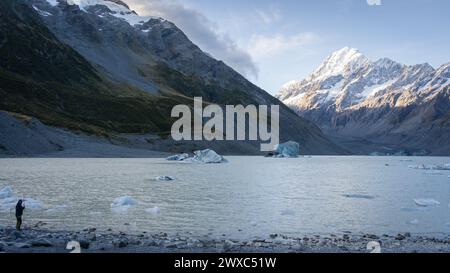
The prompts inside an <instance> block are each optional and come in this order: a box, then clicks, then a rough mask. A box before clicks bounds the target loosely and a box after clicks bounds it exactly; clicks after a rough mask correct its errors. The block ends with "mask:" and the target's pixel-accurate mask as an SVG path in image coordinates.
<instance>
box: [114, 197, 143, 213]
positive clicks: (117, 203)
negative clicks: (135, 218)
mask: <svg viewBox="0 0 450 273" xmlns="http://www.w3.org/2000/svg"><path fill="white" fill-rule="evenodd" d="M137 204H138V202H137V201H136V200H134V199H133V198H131V197H129V196H122V197H118V198H116V199H114V201H113V202H112V203H111V208H112V209H113V210H114V211H117V212H122V211H127V210H128V209H129V208H131V207H133V206H136V205H137Z"/></svg>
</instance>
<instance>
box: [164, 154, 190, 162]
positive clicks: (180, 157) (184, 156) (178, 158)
mask: <svg viewBox="0 0 450 273" xmlns="http://www.w3.org/2000/svg"><path fill="white" fill-rule="evenodd" d="M188 158H189V154H179V155H173V156H169V157H168V158H166V159H167V160H169V161H183V160H185V159H188Z"/></svg>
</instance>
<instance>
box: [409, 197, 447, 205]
mask: <svg viewBox="0 0 450 273" xmlns="http://www.w3.org/2000/svg"><path fill="white" fill-rule="evenodd" d="M414 203H416V205H418V206H420V207H430V206H439V205H440V204H441V203H440V202H439V201H436V200H434V199H431V198H421V199H414Z"/></svg>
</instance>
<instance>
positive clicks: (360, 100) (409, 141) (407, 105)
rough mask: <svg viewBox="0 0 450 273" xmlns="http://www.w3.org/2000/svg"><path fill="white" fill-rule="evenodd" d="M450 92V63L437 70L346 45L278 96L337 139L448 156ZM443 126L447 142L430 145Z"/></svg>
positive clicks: (288, 85)
mask: <svg viewBox="0 0 450 273" xmlns="http://www.w3.org/2000/svg"><path fill="white" fill-rule="evenodd" d="M449 90H450V63H447V64H444V65H442V66H441V67H439V68H438V69H434V68H433V67H432V66H431V65H429V64H419V65H413V66H408V65H403V64H400V63H397V62H395V61H393V60H390V59H387V58H383V59H379V60H377V61H372V60H370V59H368V58H367V57H366V56H364V55H363V54H362V53H361V52H359V51H358V50H357V49H353V48H348V47H346V48H343V49H341V50H339V51H336V52H334V53H333V54H331V55H330V56H329V57H328V58H327V59H326V60H325V61H324V62H323V63H322V64H321V65H320V67H319V68H318V69H317V70H315V71H314V72H313V73H312V74H311V75H310V76H308V77H307V78H306V79H304V80H301V81H292V82H289V83H287V84H285V85H284V86H283V87H282V88H281V90H280V91H279V93H278V95H277V97H278V98H279V99H280V100H282V101H283V102H284V103H285V104H287V105H288V106H289V107H291V108H292V109H294V110H295V111H297V112H298V113H299V114H300V115H301V116H303V117H306V118H307V119H310V120H312V121H314V122H316V123H317V124H318V125H319V126H320V127H321V128H323V129H324V130H325V131H326V132H327V134H329V135H331V136H333V137H338V138H339V139H342V138H343V139H344V140H345V141H347V140H348V139H352V140H355V139H358V140H364V141H373V142H376V143H379V144H380V145H381V146H383V147H384V146H385V145H387V146H388V147H389V146H391V147H392V148H393V149H406V150H427V151H428V152H432V153H440V152H442V153H443V154H444V153H450V150H448V147H450V138H447V139H445V137H446V136H447V135H446V134H444V133H443V132H444V131H445V132H447V130H448V129H449V128H448V127H446V126H447V125H448V120H449V113H450V100H449V95H450V94H449V93H450V91H449ZM438 129H439V130H441V131H440V132H441V135H442V137H439V139H441V138H442V141H443V142H444V143H445V145H448V146H446V147H443V146H439V145H437V146H436V147H431V146H432V143H427V141H426V140H425V139H428V137H429V136H430V134H431V132H432V131H433V130H438ZM442 130H443V131H442ZM421 132H423V133H421ZM418 134H420V139H417V135H418ZM420 143H422V144H420ZM441 144H442V143H441ZM375 146H376V145H375ZM446 149H447V150H446Z"/></svg>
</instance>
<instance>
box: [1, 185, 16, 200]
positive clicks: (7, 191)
mask: <svg viewBox="0 0 450 273" xmlns="http://www.w3.org/2000/svg"><path fill="white" fill-rule="evenodd" d="M12 196H13V191H12V188H11V186H6V187H4V188H3V189H1V190H0V199H6V198H9V197H12Z"/></svg>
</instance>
